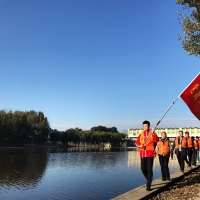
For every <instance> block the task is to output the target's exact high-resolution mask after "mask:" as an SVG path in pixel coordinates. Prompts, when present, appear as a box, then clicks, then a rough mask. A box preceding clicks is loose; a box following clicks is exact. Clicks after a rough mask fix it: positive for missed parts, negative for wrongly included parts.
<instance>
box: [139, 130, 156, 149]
mask: <svg viewBox="0 0 200 200" xmlns="http://www.w3.org/2000/svg"><path fill="white" fill-rule="evenodd" d="M149 134H151V131H149ZM147 137H148V136H147ZM147 137H146V136H145V133H144V131H142V132H141V134H140V144H144V146H143V147H141V148H140V150H142V151H144V150H154V149H155V147H154V141H153V134H151V135H150V136H149V137H148V139H147V140H146V138H147Z"/></svg>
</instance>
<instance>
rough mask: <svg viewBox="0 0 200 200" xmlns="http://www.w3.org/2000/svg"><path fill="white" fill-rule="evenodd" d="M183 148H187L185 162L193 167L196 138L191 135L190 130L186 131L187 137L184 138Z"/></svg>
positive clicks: (189, 167) (189, 166)
mask: <svg viewBox="0 0 200 200" xmlns="http://www.w3.org/2000/svg"><path fill="white" fill-rule="evenodd" d="M182 146H183V148H185V152H186V156H185V162H186V163H187V168H188V169H191V163H192V151H193V149H194V138H193V137H190V136H189V132H188V131H186V132H185V137H184V139H183V144H182Z"/></svg>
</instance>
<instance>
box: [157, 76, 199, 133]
mask: <svg viewBox="0 0 200 200" xmlns="http://www.w3.org/2000/svg"><path fill="white" fill-rule="evenodd" d="M199 74H200V73H198V74H197V76H199ZM197 76H196V77H195V78H194V79H193V80H192V81H191V82H190V83H189V84H188V85H187V87H186V88H185V89H184V90H183V91H182V92H181V93H180V95H179V96H178V97H177V98H176V99H175V100H174V102H172V104H171V105H170V107H169V108H168V109H167V111H166V112H165V114H164V115H163V116H162V118H161V119H160V120H159V121H158V123H157V124H156V126H155V128H154V129H156V128H157V126H158V125H159V124H160V122H161V121H162V119H163V118H164V117H165V115H166V114H167V113H168V111H169V110H170V109H171V107H172V106H173V105H174V104H175V102H176V101H177V100H178V99H179V98H180V96H181V94H182V93H183V92H184V91H185V90H186V89H187V88H188V87H189V85H190V84H191V83H192V82H193V81H194V80H195V79H196V78H197Z"/></svg>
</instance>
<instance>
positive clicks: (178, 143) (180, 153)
mask: <svg viewBox="0 0 200 200" xmlns="http://www.w3.org/2000/svg"><path fill="white" fill-rule="evenodd" d="M178 133H179V135H178V136H177V137H176V138H175V140H174V144H173V146H172V151H174V149H175V154H176V156H177V159H178V164H179V166H180V171H181V172H182V173H183V174H184V160H185V149H183V138H184V137H183V131H179V132H178Z"/></svg>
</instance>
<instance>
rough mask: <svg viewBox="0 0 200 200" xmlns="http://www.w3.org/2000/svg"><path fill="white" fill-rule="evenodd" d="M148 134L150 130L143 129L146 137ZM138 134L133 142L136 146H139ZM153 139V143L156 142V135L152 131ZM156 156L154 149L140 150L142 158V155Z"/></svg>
mask: <svg viewBox="0 0 200 200" xmlns="http://www.w3.org/2000/svg"><path fill="white" fill-rule="evenodd" d="M149 134H150V131H145V135H146V137H147V136H148V135H149ZM140 135H141V134H140ZM140 135H139V136H138V137H137V140H136V142H135V145H136V146H137V147H140V145H142V144H140ZM153 141H154V143H157V142H158V136H157V135H156V134H155V133H154V134H153ZM155 156H156V153H155V151H154V150H144V151H140V157H142V158H144V157H155Z"/></svg>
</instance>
